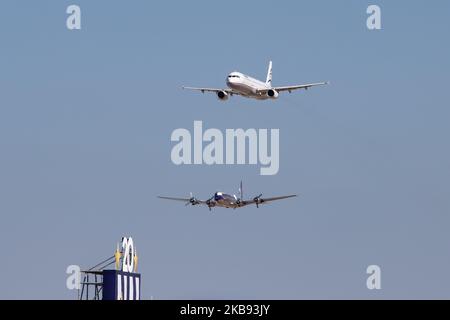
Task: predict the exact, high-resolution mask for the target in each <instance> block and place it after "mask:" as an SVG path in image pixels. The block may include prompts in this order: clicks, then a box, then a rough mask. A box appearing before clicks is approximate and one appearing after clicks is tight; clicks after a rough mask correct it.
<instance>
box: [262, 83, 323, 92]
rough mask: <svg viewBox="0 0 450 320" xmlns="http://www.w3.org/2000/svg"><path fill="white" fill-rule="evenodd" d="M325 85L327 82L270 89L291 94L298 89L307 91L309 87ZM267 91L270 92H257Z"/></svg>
mask: <svg viewBox="0 0 450 320" xmlns="http://www.w3.org/2000/svg"><path fill="white" fill-rule="evenodd" d="M326 84H329V82H316V83H308V84H299V85H295V86H284V87H272V88H271V89H273V90H275V91H278V92H283V91H289V92H291V91H293V90H298V89H305V90H308V89H309V88H311V87H316V86H323V85H326ZM268 90H270V89H263V90H258V92H261V93H266V92H267V91H268Z"/></svg>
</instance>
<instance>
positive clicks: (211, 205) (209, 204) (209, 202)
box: [205, 196, 216, 211]
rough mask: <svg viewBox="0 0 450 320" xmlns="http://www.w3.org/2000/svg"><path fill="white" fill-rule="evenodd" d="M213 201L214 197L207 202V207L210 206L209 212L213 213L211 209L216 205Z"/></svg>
mask: <svg viewBox="0 0 450 320" xmlns="http://www.w3.org/2000/svg"><path fill="white" fill-rule="evenodd" d="M212 199H214V196H212V197H211V198H209V199H208V200H206V201H205V203H206V205H207V206H208V209H209V211H211V208H212V207H214V206H215V205H216V204H215V202H211V200H212Z"/></svg>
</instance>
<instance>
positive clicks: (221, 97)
mask: <svg viewBox="0 0 450 320" xmlns="http://www.w3.org/2000/svg"><path fill="white" fill-rule="evenodd" d="M228 97H229V96H228V93H226V92H225V91H217V98H219V100H222V101H225V100H228Z"/></svg>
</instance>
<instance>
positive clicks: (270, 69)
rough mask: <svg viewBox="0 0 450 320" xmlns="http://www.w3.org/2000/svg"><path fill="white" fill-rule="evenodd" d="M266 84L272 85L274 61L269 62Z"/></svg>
mask: <svg viewBox="0 0 450 320" xmlns="http://www.w3.org/2000/svg"><path fill="white" fill-rule="evenodd" d="M266 84H268V85H270V86H272V61H270V62H269V69H268V70H267V78H266Z"/></svg>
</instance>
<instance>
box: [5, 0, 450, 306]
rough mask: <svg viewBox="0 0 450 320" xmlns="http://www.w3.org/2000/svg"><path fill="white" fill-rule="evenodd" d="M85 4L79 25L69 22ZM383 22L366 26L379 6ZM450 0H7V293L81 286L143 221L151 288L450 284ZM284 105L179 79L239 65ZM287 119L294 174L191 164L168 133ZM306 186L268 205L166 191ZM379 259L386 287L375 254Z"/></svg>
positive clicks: (190, 294)
mask: <svg viewBox="0 0 450 320" xmlns="http://www.w3.org/2000/svg"><path fill="white" fill-rule="evenodd" d="M74 3H75V4H78V5H80V6H81V10H82V30H80V31H68V30H67V29H66V26H65V20H66V17H67V15H66V13H65V11H66V7H67V6H68V5H69V4H74ZM372 3H374V4H379V5H380V6H381V8H382V27H383V29H382V30H381V31H369V30H367V28H366V17H367V15H366V8H367V6H368V5H369V4H372ZM449 13H450V3H449V2H448V1H433V2H432V3H428V2H425V1H395V2H394V1H370V2H368V1H356V0H351V1H345V2H342V1H314V2H311V1H286V2H285V3H284V4H281V3H277V4H276V5H275V4H273V2H269V1H258V2H256V1H255V2H250V1H248V2H242V1H226V2H219V1H217V2H212V1H195V2H194V1H189V2H187V1H179V2H174V1H164V2H159V3H153V2H149V1H132V2H124V1H86V0H73V1H33V2H31V1H17V0H14V1H12V0H10V1H2V2H1V5H0V40H1V43H0V215H1V216H0V217H1V220H0V234H1V239H2V242H3V243H2V252H3V254H2V258H0V262H1V266H2V267H1V271H0V287H1V288H2V290H0V298H42V299H46V298H57V299H73V298H75V297H76V293H75V292H71V291H68V290H67V289H66V287H65V281H66V274H65V270H66V267H67V266H68V265H70V264H79V265H81V266H82V267H89V266H92V265H93V264H95V263H96V262H98V261H99V260H101V259H102V258H105V257H107V256H109V255H112V254H113V251H114V249H115V244H116V242H117V241H118V240H119V239H120V237H121V236H122V235H132V236H133V237H134V240H135V243H136V245H137V249H138V252H139V257H140V260H139V261H140V266H139V269H140V272H141V273H142V275H143V287H142V290H143V292H142V293H143V297H144V298H150V297H151V296H153V297H154V298H156V299H170V298H236V299H239V298H256V299H258V298H274V299H279V298H287V299H299V298H370V299H371V298H450V289H449V288H450V275H449V273H448V270H450V248H449V244H450V234H449V232H448V230H449V226H450V217H449V215H450V196H449V195H450V148H449V147H450V143H449V137H450V126H449V119H450V108H449V103H448V101H449V100H450V94H449V89H448V77H449V71H450V68H449V65H450V63H449V60H448V57H449V56H450V45H449V41H448V35H449V31H450V30H449V29H450V28H449V22H448V20H449ZM269 59H272V60H273V61H274V69H273V77H274V78H273V83H274V85H286V84H296V83H304V82H310V81H313V82H314V81H322V80H329V81H331V85H329V86H327V87H320V88H315V89H311V90H309V91H307V92H296V93H293V94H291V95H289V94H285V95H282V96H281V97H280V99H278V100H277V101H266V102H260V101H252V100H246V99H243V98H232V99H230V100H229V101H228V102H226V103H221V102H220V101H218V100H217V99H216V98H215V97H214V96H213V95H201V94H197V93H193V92H186V91H183V90H181V89H180V86H181V85H205V86H213V87H219V86H223V85H224V81H225V77H226V75H227V73H228V72H230V71H233V70H239V71H242V72H245V73H248V74H250V75H253V76H255V77H258V78H264V77H265V73H266V68H267V63H268V60H269ZM194 120H203V123H204V126H205V127H206V128H219V129H221V130H225V129H226V128H279V129H280V140H281V141H280V148H281V154H280V162H281V163H280V171H279V173H278V174H277V175H275V176H260V175H259V168H258V167H256V166H250V165H248V166H212V167H208V166H175V165H174V164H172V162H171V161H170V150H171V147H172V145H173V144H172V143H171V142H170V134H171V132H172V131H173V130H174V129H176V128H188V129H190V130H192V126H193V121H194ZM241 179H243V180H244V188H245V192H246V194H247V195H249V196H251V195H257V194H259V193H260V192H262V193H263V194H264V195H272V194H274V195H278V194H285V193H287V194H290V193H299V194H301V197H300V198H298V199H295V200H286V201H284V202H279V203H276V204H273V205H267V206H265V207H261V208H260V209H256V208H254V207H248V208H244V209H242V210H236V211H233V210H225V209H218V210H214V211H213V214H211V213H210V212H208V210H207V209H206V208H201V207H184V206H183V205H182V204H178V203H171V202H163V201H162V200H161V201H160V200H158V199H156V196H157V195H158V194H172V195H180V196H183V195H187V194H188V193H189V191H192V192H194V193H195V194H196V195H197V196H198V197H201V198H206V197H208V196H209V195H210V194H211V193H212V192H214V191H216V190H219V189H220V190H224V191H229V192H237V188H238V184H239V181H240V180H241ZM370 264H377V265H379V266H380V267H381V268H382V290H381V291H376V292H374V291H369V290H368V289H367V288H366V285H365V284H366V277H367V275H366V274H365V271H366V267H367V266H368V265H370Z"/></svg>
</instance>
